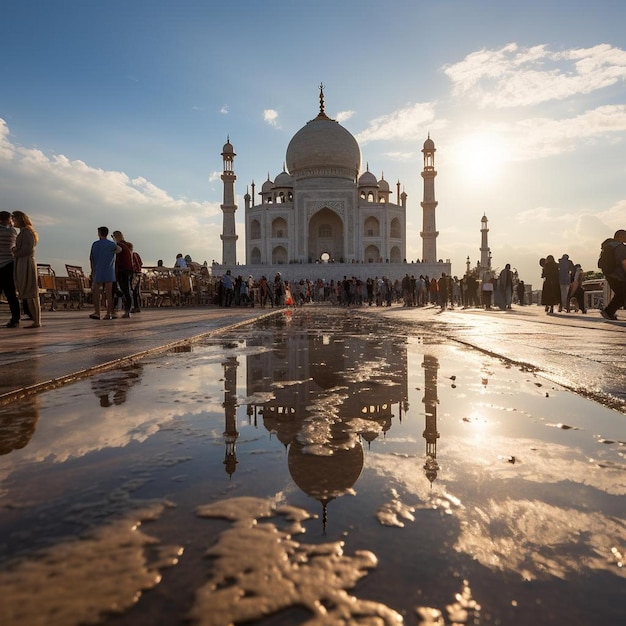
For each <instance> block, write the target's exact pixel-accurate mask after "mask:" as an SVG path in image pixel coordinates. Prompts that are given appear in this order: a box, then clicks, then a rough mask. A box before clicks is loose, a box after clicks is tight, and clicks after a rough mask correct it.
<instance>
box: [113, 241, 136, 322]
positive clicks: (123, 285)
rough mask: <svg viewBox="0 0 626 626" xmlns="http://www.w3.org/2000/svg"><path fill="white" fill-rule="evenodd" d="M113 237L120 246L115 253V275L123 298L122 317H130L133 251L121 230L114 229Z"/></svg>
mask: <svg viewBox="0 0 626 626" xmlns="http://www.w3.org/2000/svg"><path fill="white" fill-rule="evenodd" d="M113 239H114V240H115V243H117V245H118V246H119V247H120V248H121V250H120V252H119V253H118V254H116V255H115V275H116V277H117V284H118V286H119V288H120V291H121V292H122V297H123V299H124V315H122V317H130V310H131V309H132V307H133V297H132V295H131V281H132V279H133V253H132V252H131V251H130V248H129V247H128V243H127V242H126V241H125V240H124V235H123V233H122V232H121V231H119V230H114V231H113Z"/></svg>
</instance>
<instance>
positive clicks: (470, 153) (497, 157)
mask: <svg viewBox="0 0 626 626" xmlns="http://www.w3.org/2000/svg"><path fill="white" fill-rule="evenodd" d="M454 151H455V158H454V167H456V168H458V173H459V175H460V176H461V177H462V178H463V179H464V180H465V181H466V182H467V183H473V184H478V185H484V184H488V183H492V182H496V181H497V180H498V179H499V177H500V175H501V173H502V169H503V166H504V164H505V163H506V162H507V161H509V160H510V148H509V146H508V145H507V143H506V141H505V140H504V139H503V138H502V136H501V135H499V134H497V133H494V132H486V133H485V132H482V133H473V134H471V135H467V136H466V137H464V138H463V139H461V140H460V141H459V142H458V143H457V144H456V146H455V150H454Z"/></svg>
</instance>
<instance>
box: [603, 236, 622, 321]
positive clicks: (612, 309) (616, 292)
mask: <svg viewBox="0 0 626 626" xmlns="http://www.w3.org/2000/svg"><path fill="white" fill-rule="evenodd" d="M613 239H614V240H615V241H618V242H619V244H618V245H616V246H615V251H614V252H615V269H614V270H613V271H612V272H611V273H610V274H609V275H608V276H607V277H606V280H607V282H608V283H609V286H610V287H611V289H612V290H613V298H612V299H611V301H610V302H609V303H608V305H607V306H606V307H605V308H604V309H602V310H601V311H600V313H601V314H602V317H603V318H604V319H607V320H616V319H617V315H615V313H616V312H617V309H621V308H623V307H624V306H625V305H626V245H624V244H626V230H618V231H617V232H616V233H615V235H613Z"/></svg>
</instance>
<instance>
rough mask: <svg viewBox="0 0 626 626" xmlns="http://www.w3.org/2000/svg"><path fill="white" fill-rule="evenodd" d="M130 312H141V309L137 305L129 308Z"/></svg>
mask: <svg viewBox="0 0 626 626" xmlns="http://www.w3.org/2000/svg"><path fill="white" fill-rule="evenodd" d="M130 312H131V313H141V309H138V308H137V307H135V308H134V309H131V310H130Z"/></svg>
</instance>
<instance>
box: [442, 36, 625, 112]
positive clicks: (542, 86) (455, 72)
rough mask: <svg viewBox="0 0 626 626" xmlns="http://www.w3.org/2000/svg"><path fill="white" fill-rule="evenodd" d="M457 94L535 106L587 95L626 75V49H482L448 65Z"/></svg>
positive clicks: (491, 102) (494, 102) (495, 102)
mask: <svg viewBox="0 0 626 626" xmlns="http://www.w3.org/2000/svg"><path fill="white" fill-rule="evenodd" d="M444 73H445V74H446V75H447V76H448V77H449V78H450V79H451V80H452V83H453V86H454V89H453V93H454V95H456V96H463V97H469V98H470V99H471V100H473V101H474V102H476V103H477V104H478V105H479V106H481V107H487V106H491V107H496V108H503V107H516V106H531V105H536V104H539V103H541V102H547V101H549V100H563V99H566V98H569V97H572V96H575V95H577V94H588V93H591V92H593V91H596V90H598V89H602V88H604V87H608V86H610V85H613V84H615V83H617V82H619V81H623V80H625V79H626V51H624V50H621V49H619V48H614V47H613V46H610V45H608V44H601V45H598V46H594V47H592V48H580V49H573V50H568V51H565V52H552V51H550V49H549V48H548V46H547V45H540V46H534V47H532V48H521V49H520V48H519V46H518V45H517V44H515V43H511V44H508V45H506V46H504V47H503V48H500V49H499V50H486V49H483V50H479V51H478V52H473V53H471V54H469V55H467V56H466V57H465V59H463V60H462V61H460V62H458V63H454V64H452V65H448V66H445V67H444Z"/></svg>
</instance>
